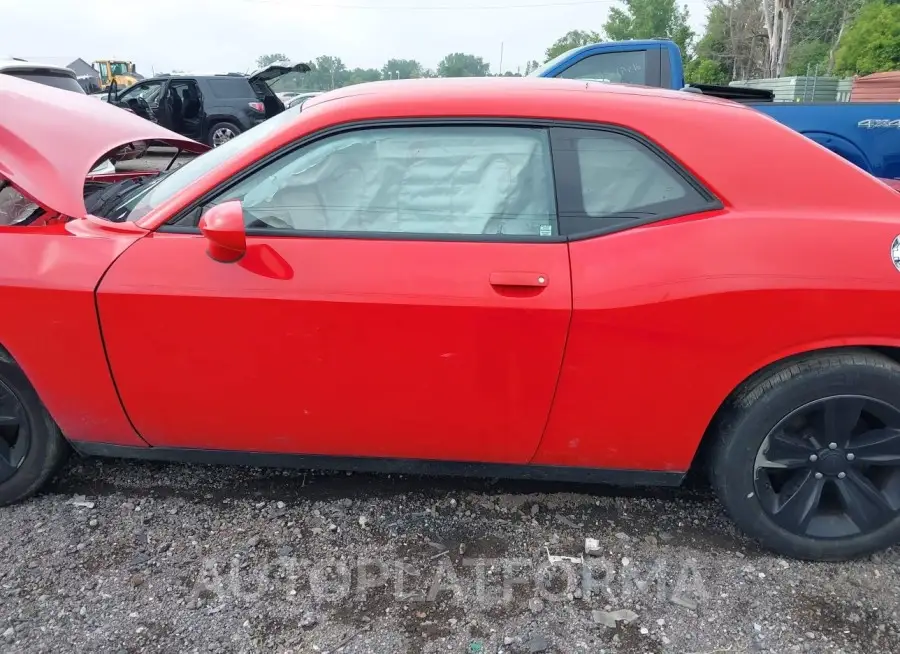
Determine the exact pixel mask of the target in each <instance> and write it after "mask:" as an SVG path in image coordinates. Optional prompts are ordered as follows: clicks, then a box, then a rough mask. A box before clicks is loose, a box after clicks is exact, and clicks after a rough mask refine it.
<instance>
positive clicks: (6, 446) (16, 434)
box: [0, 379, 31, 483]
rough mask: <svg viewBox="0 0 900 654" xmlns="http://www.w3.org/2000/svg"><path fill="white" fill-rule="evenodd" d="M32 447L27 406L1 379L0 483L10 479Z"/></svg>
mask: <svg viewBox="0 0 900 654" xmlns="http://www.w3.org/2000/svg"><path fill="white" fill-rule="evenodd" d="M30 449H31V429H30V428H29V424H28V416H27V414H26V412H25V406H24V405H23V404H22V401H21V400H20V399H19V397H18V396H17V395H16V394H15V393H14V392H13V391H12V389H11V388H10V387H9V386H7V385H6V384H5V383H3V380H2V379H0V483H3V482H4V481H6V480H8V479H10V478H11V477H12V476H13V475H15V474H16V471H17V470H18V469H19V467H20V466H21V465H22V462H23V461H24V460H25V457H26V456H28V452H29V450H30Z"/></svg>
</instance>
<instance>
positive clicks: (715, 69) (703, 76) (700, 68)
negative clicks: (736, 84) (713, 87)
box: [684, 57, 730, 85]
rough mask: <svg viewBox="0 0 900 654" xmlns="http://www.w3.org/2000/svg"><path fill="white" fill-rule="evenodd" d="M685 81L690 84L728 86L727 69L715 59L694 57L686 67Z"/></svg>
mask: <svg viewBox="0 0 900 654" xmlns="http://www.w3.org/2000/svg"><path fill="white" fill-rule="evenodd" d="M684 79H685V81H686V82H687V83H688V84H719V85H725V84H728V82H729V81H730V80H729V75H728V71H727V70H726V69H725V67H724V66H723V65H722V64H721V63H720V62H718V61H715V60H713V59H700V58H699V57H694V58H693V59H691V60H690V61H688V63H687V64H686V65H685V67H684Z"/></svg>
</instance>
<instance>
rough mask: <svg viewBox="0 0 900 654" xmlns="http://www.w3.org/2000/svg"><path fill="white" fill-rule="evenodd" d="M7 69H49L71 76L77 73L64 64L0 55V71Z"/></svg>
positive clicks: (75, 76)
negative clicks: (0, 56) (58, 64)
mask: <svg viewBox="0 0 900 654" xmlns="http://www.w3.org/2000/svg"><path fill="white" fill-rule="evenodd" d="M8 70H38V71H51V72H54V73H61V74H63V75H70V76H71V77H73V78H76V79H77V78H78V75H77V74H76V73H75V71H74V70H72V69H71V68H66V67H65V66H57V65H56V64H44V63H39V62H37V61H28V60H27V59H18V58H16V57H2V58H0V72H5V71H8Z"/></svg>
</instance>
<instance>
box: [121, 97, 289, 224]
mask: <svg viewBox="0 0 900 654" xmlns="http://www.w3.org/2000/svg"><path fill="white" fill-rule="evenodd" d="M297 113H299V110H297V111H295V110H294V108H293V107H291V108H290V109H288V110H286V111H282V112H281V113H280V114H278V115H277V116H275V117H274V118H270V119H269V120H267V121H266V122H264V123H262V124H260V125H257V126H256V127H254V128H253V129H248V130H247V131H246V132H241V133H240V134H238V135H237V136H236V137H235V138H233V139H231V140H230V141H226V142H225V143H223V144H222V145H220V146H219V147H217V148H214V149H212V150H209V151H208V152H205V153H203V154H202V155H200V156H199V157H194V158H193V159H191V160H190V161H188V162H187V163H186V164H184V165H183V166H179V167H178V168H176V169H174V170H171V171H169V172H167V173H166V174H165V175H162V176H160V177H158V178H157V179H156V180H154V183H153V184H152V185H151V186H150V187H148V188H146V189H145V191H144V192H143V193H141V194H140V195H137V196H134V197H131V198H129V200H128V202H127V203H126V204H125V205H123V206H121V207H119V208H118V209H117V214H116V215H117V216H118V218H117V220H121V221H125V220H127V221H136V220H140V219H141V218H143V217H144V216H146V215H147V214H148V213H150V212H151V211H153V209H155V208H156V207H158V206H159V205H161V204H163V203H164V202H167V201H168V200H170V199H171V198H173V197H175V195H177V194H178V193H180V192H181V191H183V190H185V189H186V188H188V187H189V186H191V185H192V184H194V183H196V182H197V180H199V179H200V178H202V177H205V176H206V175H208V174H209V173H211V172H212V171H213V170H215V169H216V168H218V167H219V166H221V165H222V164H223V163H225V162H226V161H228V160H229V159H233V158H235V157H239V156H241V155H242V154H243V153H244V152H246V151H248V150H252V149H253V148H255V147H257V146H258V145H259V144H260V143H262V142H263V141H265V140H266V139H268V138H270V137H271V136H272V135H273V134H275V133H276V132H280V131H282V130H283V129H285V128H286V127H287V126H288V125H290V123H291V122H293V121H294V120H296V118H297Z"/></svg>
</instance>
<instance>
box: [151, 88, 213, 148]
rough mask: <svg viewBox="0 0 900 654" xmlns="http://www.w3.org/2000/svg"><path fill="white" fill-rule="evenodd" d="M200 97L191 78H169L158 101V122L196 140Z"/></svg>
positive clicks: (200, 113) (199, 116)
mask: <svg viewBox="0 0 900 654" xmlns="http://www.w3.org/2000/svg"><path fill="white" fill-rule="evenodd" d="M202 106H203V102H202V98H201V95H200V89H199V87H198V86H197V82H196V81H195V80H192V79H170V80H169V84H168V86H167V87H166V90H165V93H164V95H163V100H162V102H161V103H160V109H159V112H158V116H159V124H160V125H162V126H163V127H165V128H167V129H170V130H172V131H173V132H177V133H178V134H181V135H183V136H187V137H188V138H192V139H195V140H198V139H199V138H200V128H201V122H202V113H203V112H202Z"/></svg>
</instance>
